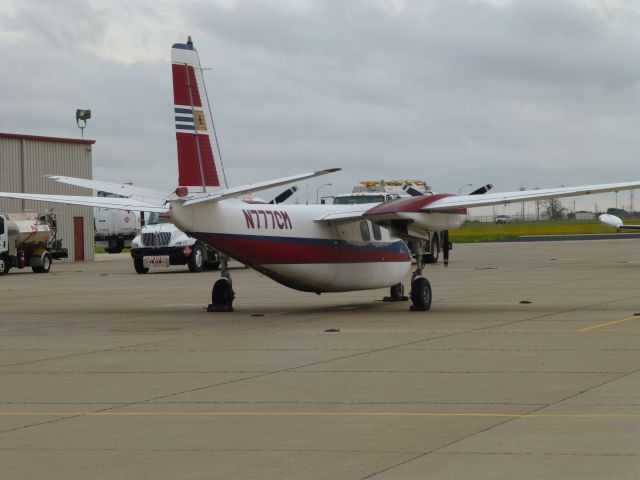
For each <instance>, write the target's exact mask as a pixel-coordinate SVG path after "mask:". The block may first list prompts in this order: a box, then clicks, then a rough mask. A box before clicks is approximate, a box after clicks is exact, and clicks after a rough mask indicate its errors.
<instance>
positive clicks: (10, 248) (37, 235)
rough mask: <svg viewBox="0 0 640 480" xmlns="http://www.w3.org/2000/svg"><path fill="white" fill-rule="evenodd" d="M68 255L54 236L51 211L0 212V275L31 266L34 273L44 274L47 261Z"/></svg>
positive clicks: (54, 227)
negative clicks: (39, 213) (43, 212)
mask: <svg viewBox="0 0 640 480" xmlns="http://www.w3.org/2000/svg"><path fill="white" fill-rule="evenodd" d="M68 256H69V254H68V252H67V249H66V248H62V241H61V240H58V239H57V238H56V219H55V216H54V215H53V214H52V213H48V214H46V215H38V214H37V213H30V212H29V213H6V214H0V275H4V274H5V273H7V272H8V271H9V270H10V269H11V268H25V267H31V270H33V271H34V272H35V273H48V272H49V270H50V269H51V261H52V260H53V259H54V258H55V259H56V260H58V259H61V258H67V257H68Z"/></svg>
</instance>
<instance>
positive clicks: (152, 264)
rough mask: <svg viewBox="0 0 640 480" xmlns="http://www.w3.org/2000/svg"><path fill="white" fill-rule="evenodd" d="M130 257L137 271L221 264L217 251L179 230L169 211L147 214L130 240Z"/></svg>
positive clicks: (203, 267)
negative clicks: (143, 224)
mask: <svg viewBox="0 0 640 480" xmlns="http://www.w3.org/2000/svg"><path fill="white" fill-rule="evenodd" d="M131 258H133V267H134V268H135V270H136V272H138V273H148V272H149V270H150V269H152V268H160V267H168V266H169V265H187V266H188V267H189V271H191V272H201V271H202V270H204V269H205V268H210V269H216V268H219V267H220V256H219V254H218V251H217V250H215V249H213V248H211V247H209V246H207V245H206V244H204V243H202V242H199V241H197V240H196V239H195V238H192V237H190V236H188V235H187V234H186V233H184V232H182V231H181V230H179V229H178V228H177V227H176V226H175V225H173V223H171V222H170V215H169V214H168V213H163V214H160V215H159V214H157V213H151V214H149V220H148V222H147V224H146V225H145V226H144V227H143V228H142V231H141V233H140V235H138V236H137V237H135V238H134V239H133V240H132V241H131Z"/></svg>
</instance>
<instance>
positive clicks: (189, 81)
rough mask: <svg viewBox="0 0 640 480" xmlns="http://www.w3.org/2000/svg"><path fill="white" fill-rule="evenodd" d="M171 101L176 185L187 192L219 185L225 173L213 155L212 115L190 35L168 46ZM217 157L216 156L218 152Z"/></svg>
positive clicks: (196, 53)
mask: <svg viewBox="0 0 640 480" xmlns="http://www.w3.org/2000/svg"><path fill="white" fill-rule="evenodd" d="M171 70H172V74H173V103H174V109H175V119H176V142H177V144H178V173H179V181H178V184H179V186H181V187H189V190H190V191H207V187H221V186H224V187H226V181H225V182H224V183H225V185H222V183H221V178H222V179H223V180H224V172H223V171H222V165H221V163H220V162H219V159H217V158H215V157H214V151H213V148H212V145H213V144H212V142H213V141H215V136H214V135H215V132H214V129H213V117H212V115H211V110H210V108H209V101H208V98H207V94H206V90H205V86H204V79H203V77H202V68H201V67H200V59H199V57H198V52H197V51H196V49H195V48H194V47H193V42H192V41H191V37H189V39H188V40H187V43H175V44H174V45H173V47H172V48H171ZM218 156H219V155H218Z"/></svg>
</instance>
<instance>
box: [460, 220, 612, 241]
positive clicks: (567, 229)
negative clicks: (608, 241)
mask: <svg viewBox="0 0 640 480" xmlns="http://www.w3.org/2000/svg"><path fill="white" fill-rule="evenodd" d="M589 233H615V230H614V229H613V228H611V227H607V226H606V225H603V224H602V223H600V222H598V221H568V220H567V221H557V222H530V223H529V222H527V223H510V224H499V225H496V224H494V223H479V222H469V223H465V224H464V225H463V226H462V227H461V228H459V229H458V230H452V231H451V232H449V239H450V240H451V241H452V242H454V243H473V242H491V241H497V240H509V239H511V238H514V237H521V236H524V235H577V234H589Z"/></svg>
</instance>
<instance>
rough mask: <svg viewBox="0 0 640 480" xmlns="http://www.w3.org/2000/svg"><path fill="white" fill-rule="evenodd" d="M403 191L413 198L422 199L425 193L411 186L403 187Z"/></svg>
mask: <svg viewBox="0 0 640 480" xmlns="http://www.w3.org/2000/svg"><path fill="white" fill-rule="evenodd" d="M402 189H403V190H404V191H405V192H407V193H408V194H409V195H411V196H412V197H421V196H422V195H424V193H422V192H421V191H420V190H417V189H415V188H413V187H412V186H411V185H405V186H404V187H402Z"/></svg>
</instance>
